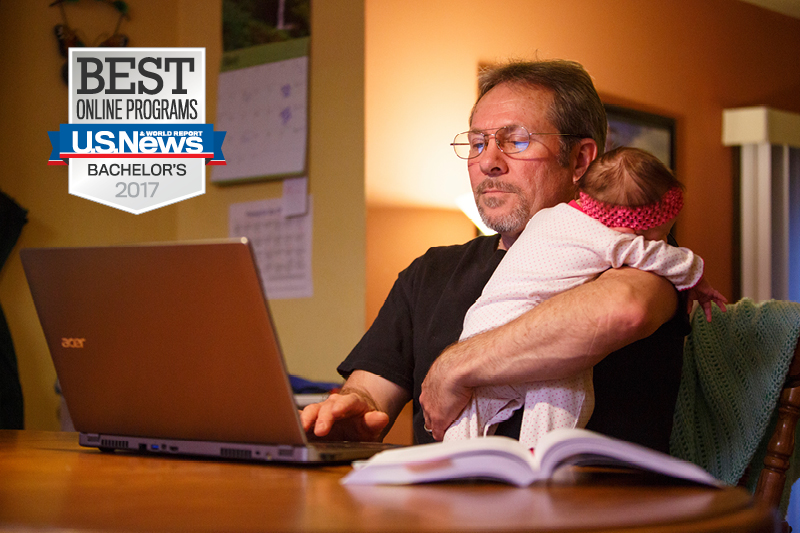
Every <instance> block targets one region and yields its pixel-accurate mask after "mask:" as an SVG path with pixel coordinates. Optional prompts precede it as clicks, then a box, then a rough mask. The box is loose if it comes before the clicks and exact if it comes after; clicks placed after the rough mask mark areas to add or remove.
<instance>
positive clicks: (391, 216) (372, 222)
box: [366, 205, 477, 327]
mask: <svg viewBox="0 0 800 533" xmlns="http://www.w3.org/2000/svg"><path fill="white" fill-rule="evenodd" d="M476 232H477V230H476V228H475V226H474V225H473V224H472V222H470V220H469V219H468V218H467V217H466V216H465V215H464V214H463V213H461V211H452V210H447V209H436V208H431V207H392V206H379V205H373V206H369V207H367V309H366V325H367V327H369V325H370V324H372V321H373V320H375V317H376V316H378V311H380V308H381V305H383V301H384V300H385V299H386V295H387V294H389V290H390V289H391V288H392V285H393V284H394V281H395V279H396V278H397V273H398V272H400V271H401V270H403V269H404V268H406V267H407V266H408V265H409V263H411V261H413V260H414V258H416V257H419V256H420V255H422V254H424V253H425V251H426V250H427V249H428V248H430V247H431V246H444V245H448V244H461V243H464V242H467V241H468V240H470V239H472V238H474V237H475V235H476V234H477V233H476Z"/></svg>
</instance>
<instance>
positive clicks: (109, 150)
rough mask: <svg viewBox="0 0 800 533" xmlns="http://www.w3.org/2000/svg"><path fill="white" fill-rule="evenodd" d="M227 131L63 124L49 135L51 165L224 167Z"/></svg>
mask: <svg viewBox="0 0 800 533" xmlns="http://www.w3.org/2000/svg"><path fill="white" fill-rule="evenodd" d="M225 133H226V132H224V131H214V125H213V124H156V125H153V124H61V127H60V129H59V131H48V132H47V134H48V135H49V136H50V142H51V143H52V145H53V151H52V152H51V153H50V160H49V161H48V163H47V164H48V165H66V164H67V161H66V160H67V159H70V158H78V157H80V158H102V159H114V158H153V157H169V158H182V157H192V158H195V157H196V158H203V159H206V164H208V165H224V164H225V156H224V155H223V154H222V142H223V141H224V140H225Z"/></svg>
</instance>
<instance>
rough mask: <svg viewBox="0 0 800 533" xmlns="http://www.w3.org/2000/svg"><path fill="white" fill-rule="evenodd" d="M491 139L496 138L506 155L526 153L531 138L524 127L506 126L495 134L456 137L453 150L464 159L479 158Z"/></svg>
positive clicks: (464, 134)
mask: <svg viewBox="0 0 800 533" xmlns="http://www.w3.org/2000/svg"><path fill="white" fill-rule="evenodd" d="M490 137H494V138H495V142H496V143H497V147H498V148H499V149H500V150H501V151H502V152H503V153H506V154H517V153H519V152H523V151H525V150H526V149H527V148H528V146H529V145H530V142H531V141H530V139H531V136H530V134H529V133H528V130H526V129H525V128H524V127H522V126H504V127H502V128H500V129H498V130H497V131H496V132H494V133H481V132H465V133H459V134H458V135H456V138H455V140H454V141H453V148H454V149H455V151H456V155H457V156H458V157H460V158H462V159H472V158H473V157H478V156H479V155H481V154H482V153H483V150H484V148H486V143H487V142H488V140H489V138H490Z"/></svg>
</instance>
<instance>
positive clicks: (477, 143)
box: [469, 138, 486, 152]
mask: <svg viewBox="0 0 800 533" xmlns="http://www.w3.org/2000/svg"><path fill="white" fill-rule="evenodd" d="M485 145H486V142H485V141H484V140H483V139H482V138H481V139H473V140H471V141H470V142H469V149H470V150H471V151H473V152H482V151H483V147H484V146H485Z"/></svg>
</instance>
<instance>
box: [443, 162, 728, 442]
mask: <svg viewBox="0 0 800 533" xmlns="http://www.w3.org/2000/svg"><path fill="white" fill-rule="evenodd" d="M682 189H683V187H682V185H681V184H680V183H679V182H678V181H677V180H676V179H675V177H674V176H673V175H672V173H671V172H670V171H669V170H668V169H667V168H666V167H665V166H664V165H663V164H662V163H661V162H660V161H659V160H658V159H657V158H656V157H654V156H653V155H651V154H649V153H647V152H645V151H643V150H639V149H636V148H627V147H623V148H617V149H615V150H612V151H610V152H607V153H606V154H604V155H602V156H600V157H599V158H598V159H596V160H595V161H594V162H593V163H592V164H591V166H590V167H589V169H588V170H587V171H586V173H585V174H584V175H583V176H582V177H581V179H580V180H579V181H578V190H579V199H578V200H573V201H572V202H570V203H569V204H566V203H564V204H559V205H557V206H555V207H552V208H549V209H543V210H541V211H539V212H538V213H536V215H535V216H534V217H533V218H531V220H530V222H529V223H528V225H527V227H526V228H525V230H524V231H523V232H522V234H521V235H520V237H519V239H517V241H516V243H515V244H514V246H512V247H511V249H510V250H509V251H508V252H507V253H506V256H505V257H504V258H503V261H502V262H501V263H500V265H499V266H498V267H497V270H495V272H494V274H493V275H492V277H491V279H490V280H489V282H488V283H487V284H486V287H484V289H483V294H482V295H481V297H480V298H479V299H478V300H477V301H476V302H475V304H474V305H473V306H472V307H471V308H470V309H469V311H468V312H467V315H466V317H465V319H464V329H463V331H462V333H461V339H462V340H463V339H465V338H467V337H471V336H472V335H476V334H478V333H481V332H483V331H486V330H489V329H492V328H495V327H498V326H500V325H502V324H505V323H507V322H510V321H511V320H513V319H515V318H517V317H518V316H520V315H522V314H524V313H525V312H526V311H528V310H530V309H531V308H533V307H535V306H536V305H538V304H539V302H541V301H542V300H546V299H547V298H550V297H551V296H553V295H555V294H558V293H560V292H563V291H566V290H569V289H571V288H573V287H576V286H578V285H581V284H583V283H586V282H587V281H591V280H593V279H594V278H596V277H597V276H598V275H600V274H601V273H602V272H603V271H605V270H608V269H609V268H619V267H622V266H630V267H634V268H638V269H640V270H646V271H649V272H654V273H656V274H658V275H659V276H662V277H664V278H666V279H667V280H669V281H670V282H671V283H672V284H673V285H674V286H675V287H676V288H677V289H678V290H679V291H688V294H687V296H688V298H689V301H692V300H697V301H698V302H699V304H700V305H701V307H702V308H703V310H704V312H705V314H706V317H707V320H709V321H710V320H711V302H712V301H713V302H716V303H717V304H718V305H719V306H720V307H721V308H722V309H723V310H724V308H725V307H724V304H725V302H726V301H727V300H725V298H724V297H723V296H722V295H721V294H720V293H719V292H717V291H716V290H714V289H713V288H712V287H711V286H710V285H709V284H708V282H707V281H706V280H705V278H703V260H702V259H701V258H700V257H699V256H697V255H695V254H694V253H692V251H691V250H689V249H687V248H678V247H673V246H670V245H669V244H667V242H666V239H667V235H668V234H669V232H670V229H671V228H672V225H673V224H674V222H675V217H676V216H677V215H678V213H679V212H680V210H681V208H682V207H683V193H682ZM523 406H524V412H523V417H522V428H521V431H520V437H519V440H520V442H522V443H523V444H525V445H526V446H528V447H529V448H533V447H534V446H535V445H536V442H537V441H538V440H539V438H541V437H542V435H544V434H545V433H547V432H548V431H550V430H552V429H555V428H558V427H568V428H573V427H584V426H585V425H586V423H587V422H588V421H589V417H590V416H591V414H592V410H593V409H594V389H593V385H592V371H591V369H590V370H588V371H585V372H583V373H582V374H580V375H578V376H574V377H570V378H564V379H557V380H550V381H543V382H533V383H520V384H518V385H506V386H493V387H480V388H478V389H476V390H475V393H474V395H473V398H472V401H471V402H470V404H469V405H468V406H467V407H466V408H465V409H464V411H463V412H462V413H461V415H460V417H459V418H458V419H457V420H456V421H455V422H453V424H452V425H451V426H450V428H449V429H448V430H447V432H446V433H445V436H444V440H458V439H466V438H474V437H481V436H485V435H491V434H494V431H495V429H496V427H497V424H499V423H500V422H502V421H504V420H508V419H509V418H510V417H511V415H512V414H513V412H514V411H515V410H517V409H519V408H520V407H523Z"/></svg>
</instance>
